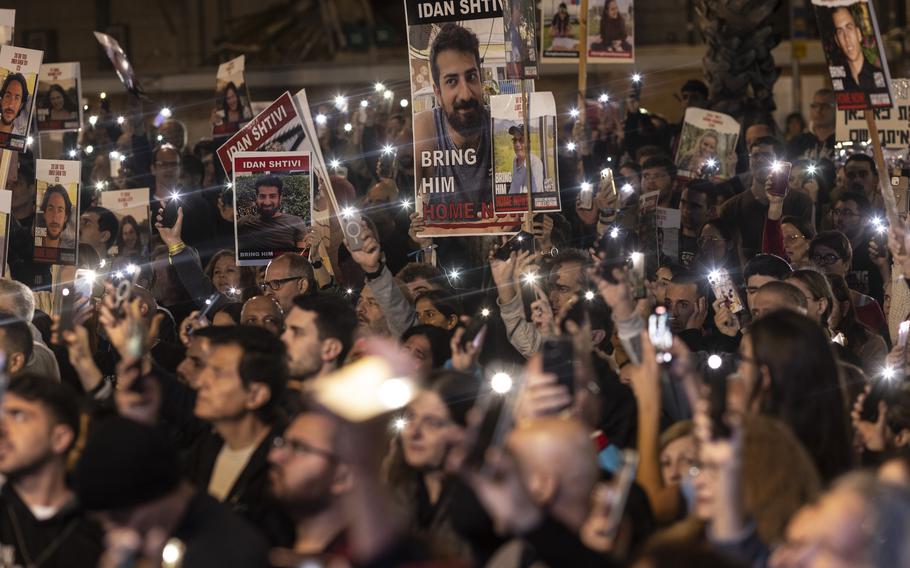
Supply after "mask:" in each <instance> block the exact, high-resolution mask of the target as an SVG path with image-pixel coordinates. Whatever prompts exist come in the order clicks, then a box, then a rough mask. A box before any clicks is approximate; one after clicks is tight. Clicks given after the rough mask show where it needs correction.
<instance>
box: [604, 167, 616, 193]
mask: <svg viewBox="0 0 910 568" xmlns="http://www.w3.org/2000/svg"><path fill="white" fill-rule="evenodd" d="M600 190H601V191H603V190H607V191H609V192H610V194H611V195H613V196H614V197H617V196H618V194H617V192H616V180H615V179H614V178H613V169H612V168H604V169H603V171H601V172H600Z"/></svg>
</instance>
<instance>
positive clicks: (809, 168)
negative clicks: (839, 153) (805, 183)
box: [806, 164, 818, 176]
mask: <svg viewBox="0 0 910 568" xmlns="http://www.w3.org/2000/svg"><path fill="white" fill-rule="evenodd" d="M817 171H818V166H816V165H815V164H809V165H808V166H806V173H808V174H809V175H810V176H814V175H815V172H817Z"/></svg>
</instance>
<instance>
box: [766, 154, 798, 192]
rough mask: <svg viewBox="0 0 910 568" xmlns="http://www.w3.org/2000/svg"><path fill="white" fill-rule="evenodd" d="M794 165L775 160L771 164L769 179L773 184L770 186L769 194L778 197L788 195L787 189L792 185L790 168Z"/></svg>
mask: <svg viewBox="0 0 910 568" xmlns="http://www.w3.org/2000/svg"><path fill="white" fill-rule="evenodd" d="M792 166H793V164H791V163H790V162H774V163H773V164H771V175H770V177H769V180H770V181H771V185H770V186H769V187H768V194H769V195H774V196H777V197H786V196H787V189H788V188H789V187H790V168H791V167H792Z"/></svg>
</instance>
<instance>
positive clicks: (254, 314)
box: [240, 296, 284, 336]
mask: <svg viewBox="0 0 910 568" xmlns="http://www.w3.org/2000/svg"><path fill="white" fill-rule="evenodd" d="M240 323H241V324H242V325H253V326H256V327H261V328H263V329H267V330H269V331H270V332H272V333H274V334H275V335H276V336H278V335H281V332H282V331H284V312H283V311H282V309H281V306H279V305H278V302H276V301H275V299H274V298H272V297H271V296H253V297H252V298H250V299H249V300H247V301H246V303H245V304H243V309H242V310H241V311H240Z"/></svg>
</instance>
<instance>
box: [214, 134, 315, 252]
mask: <svg viewBox="0 0 910 568" xmlns="http://www.w3.org/2000/svg"><path fill="white" fill-rule="evenodd" d="M233 159H234V167H233V168H232V169H233V172H234V184H233V185H234V239H235V242H234V247H235V248H234V250H236V252H237V257H236V258H237V265H238V266H259V265H265V264H268V263H269V261H270V260H272V259H273V258H275V257H277V256H279V255H281V254H283V253H286V252H293V253H297V252H300V251H301V250H303V249H304V248H305V247H306V243H304V237H305V236H306V230H307V226H308V225H309V223H310V201H311V200H312V181H311V175H310V173H311V171H312V170H311V167H310V153H309V152H238V153H235V154H234V156H233Z"/></svg>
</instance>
